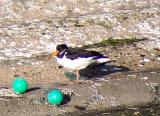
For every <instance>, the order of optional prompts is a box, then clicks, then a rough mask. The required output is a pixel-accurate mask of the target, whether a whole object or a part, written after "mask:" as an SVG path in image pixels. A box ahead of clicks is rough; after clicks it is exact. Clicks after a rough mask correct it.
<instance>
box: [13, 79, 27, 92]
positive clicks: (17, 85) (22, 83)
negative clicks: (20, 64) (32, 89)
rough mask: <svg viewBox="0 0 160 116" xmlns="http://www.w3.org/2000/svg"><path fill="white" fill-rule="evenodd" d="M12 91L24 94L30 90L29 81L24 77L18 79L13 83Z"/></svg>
mask: <svg viewBox="0 0 160 116" xmlns="http://www.w3.org/2000/svg"><path fill="white" fill-rule="evenodd" d="M12 89H13V91H14V92H15V93H17V94H22V93H24V92H26V91H27V89H28V83H27V81H26V80H25V79H24V78H22V77H17V78H16V79H15V80H14V81H13V82H12Z"/></svg>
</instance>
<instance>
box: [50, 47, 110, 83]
mask: <svg viewBox="0 0 160 116" xmlns="http://www.w3.org/2000/svg"><path fill="white" fill-rule="evenodd" d="M50 57H55V59H56V61H57V62H58V64H59V65H61V66H62V67H66V68H68V69H71V70H74V71H76V80H77V82H79V78H80V70H81V69H85V68H86V67H87V66H89V65H90V64H92V63H105V62H108V61H110V59H109V58H108V57H107V56H104V55H102V54H101V53H99V52H97V51H91V50H86V49H82V48H72V47H68V46H67V45H66V44H59V45H57V46H56V50H55V51H52V52H51V55H50Z"/></svg>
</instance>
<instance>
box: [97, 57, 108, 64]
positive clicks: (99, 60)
mask: <svg viewBox="0 0 160 116" xmlns="http://www.w3.org/2000/svg"><path fill="white" fill-rule="evenodd" d="M109 61H111V59H109V58H107V57H104V58H98V59H97V62H98V63H105V62H109Z"/></svg>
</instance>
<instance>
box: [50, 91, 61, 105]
mask: <svg viewBox="0 0 160 116" xmlns="http://www.w3.org/2000/svg"><path fill="white" fill-rule="evenodd" d="M62 101H63V93H62V92H61V91H60V90H58V89H54V90H52V91H50V92H49V93H48V102H49V103H50V104H52V105H59V104H61V103H62Z"/></svg>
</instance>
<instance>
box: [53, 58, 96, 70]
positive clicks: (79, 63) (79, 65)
mask: <svg viewBox="0 0 160 116" xmlns="http://www.w3.org/2000/svg"><path fill="white" fill-rule="evenodd" d="M56 59H57V62H58V63H59V64H60V65H61V66H63V67H66V68H69V69H72V70H80V69H84V68H86V67H87V66H88V65H89V64H91V63H93V62H96V60H93V59H92V57H90V58H78V59H74V60H71V59H68V58H66V56H64V57H63V58H58V57H57V58H56Z"/></svg>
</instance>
